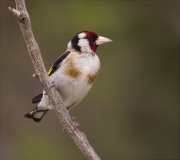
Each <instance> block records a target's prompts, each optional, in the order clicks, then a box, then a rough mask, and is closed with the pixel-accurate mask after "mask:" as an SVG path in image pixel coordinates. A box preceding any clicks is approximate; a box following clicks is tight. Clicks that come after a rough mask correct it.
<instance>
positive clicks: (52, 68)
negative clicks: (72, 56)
mask: <svg viewBox="0 0 180 160" xmlns="http://www.w3.org/2000/svg"><path fill="white" fill-rule="evenodd" d="M69 53H70V51H66V52H64V53H63V54H62V55H61V56H60V57H59V58H58V59H57V60H56V61H55V63H54V64H53V65H52V66H51V68H50V69H49V71H48V74H49V76H51V75H52V74H53V73H54V72H55V71H56V70H57V69H58V68H59V67H60V65H61V62H62V61H63V60H64V59H65V58H66V57H67V56H68V55H69ZM42 96H43V94H42V93H41V94H39V95H37V96H36V97H34V98H33V99H32V100H31V103H38V102H40V101H41V99H42Z"/></svg>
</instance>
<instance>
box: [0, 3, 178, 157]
mask: <svg viewBox="0 0 180 160" xmlns="http://www.w3.org/2000/svg"><path fill="white" fill-rule="evenodd" d="M179 3H180V1H175V0H174V1H173V0H171V1H165V0H164V1H105V0H104V1H100V0H99V1H95V0H94V1H72V0H69V1H54V0H53V1H27V2H26V5H27V9H28V12H29V14H30V17H31V22H32V28H33V31H34V34H35V37H36V40H37V42H38V44H39V46H40V48H41V52H42V57H43V60H44V63H45V65H46V68H47V69H49V67H50V66H51V65H52V64H53V62H54V61H55V59H56V58H57V57H59V56H60V55H61V54H62V53H63V52H64V51H65V50H66V45H67V43H68V42H69V40H70V39H71V38H72V37H73V36H74V35H75V34H76V33H78V32H80V31H82V30H92V31H95V32H97V33H98V34H99V35H101V36H104V37H108V38H110V39H112V40H113V42H112V43H107V44H105V45H102V46H100V47H99V48H98V51H97V54H98V56H99V57H100V60H101V70H100V74H99V76H98V79H97V80H96V82H95V84H94V86H93V88H92V90H91V91H90V93H89V94H88V95H87V96H86V98H85V99H84V100H83V101H82V102H81V103H80V104H79V105H78V106H76V107H75V108H74V109H72V110H71V112H70V114H71V116H76V118H77V121H78V122H79V123H80V130H81V131H82V132H84V133H85V134H86V135H87V138H88V140H89V141H90V143H91V145H92V146H93V147H94V149H95V150H96V152H97V153H98V155H99V156H100V157H101V158H102V159H109V160H110V159H111V160H112V159H114V160H121V159H122V160H124V159H126V160H134V159H149V160H152V159H161V160H164V159H169V160H173V159H179V27H180V26H179V12H180V8H179ZM9 6H10V7H15V4H14V1H1V8H0V11H1V12H0V13H1V21H0V24H1V33H0V37H1V60H0V64H1V74H0V79H1V100H0V102H1V111H0V116H1V119H0V120H1V125H0V128H1V135H0V138H1V140H0V142H1V153H0V159H1V160H52V159H53V160H60V159H61V160H82V159H85V158H84V156H83V155H82V154H81V152H80V151H79V149H78V148H77V147H76V145H75V144H74V142H73V141H72V140H71V139H70V138H69V136H68V135H67V133H66V132H63V131H62V130H63V129H62V126H61V124H60V123H59V121H58V119H57V117H56V115H55V113H54V111H50V112H48V113H47V114H46V116H45V117H44V118H43V120H42V121H41V122H40V123H35V122H33V121H32V120H29V119H26V118H24V117H23V115H24V114H25V113H27V112H29V111H30V110H32V109H33V108H34V107H35V106H34V105H32V104H31V103H30V100H31V98H32V97H33V96H35V95H37V94H39V93H41V92H42V87H41V85H40V83H39V82H38V81H37V80H36V79H34V78H33V77H32V74H33V73H34V68H33V66H32V62H31V60H30V58H29V55H28V52H27V48H26V45H25V42H24V40H23V37H22V34H21V31H20V28H19V25H18V23H17V21H16V18H14V17H13V16H12V14H11V13H10V12H9V11H8V7H9Z"/></svg>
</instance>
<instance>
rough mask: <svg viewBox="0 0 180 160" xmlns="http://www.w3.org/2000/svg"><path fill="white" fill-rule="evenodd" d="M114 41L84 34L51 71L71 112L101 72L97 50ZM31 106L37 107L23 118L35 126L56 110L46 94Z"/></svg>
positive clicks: (51, 75) (73, 42)
mask: <svg viewBox="0 0 180 160" xmlns="http://www.w3.org/2000/svg"><path fill="white" fill-rule="evenodd" d="M111 41H112V40H110V39H108V38H105V37H102V36H98V35H97V34H96V33H95V32H92V31H89V30H88V31H82V32H80V33H78V34H76V35H75V36H74V37H73V38H72V39H71V40H70V42H69V43H68V45H67V50H66V51H65V52H64V53H63V54H62V55H61V56H60V57H59V58H58V59H57V60H56V61H55V63H54V64H53V65H52V66H51V68H50V69H49V72H48V74H49V76H50V79H51V80H52V81H53V82H54V84H55V87H56V89H57V90H58V92H59V94H60V96H61V98H62V101H63V103H64V106H65V107H66V108H67V109H68V110H70V109H71V108H72V107H74V106H76V105H77V104H78V103H79V102H80V101H81V100H82V99H83V98H84V97H85V96H86V94H87V93H88V92H89V90H90V89H91V87H92V85H93V83H94V81H95V79H96V78H97V76H98V72H99V69H100V61H99V58H98V56H97V55H96V50H97V48H98V46H99V45H101V44H103V43H107V42H111ZM31 102H32V103H38V105H37V106H36V107H35V108H34V109H33V110H32V111H31V112H29V113H27V114H25V115H24V117H27V118H32V119H33V120H34V121H35V122H40V121H41V119H42V118H43V116H44V115H45V113H46V112H47V111H48V110H49V109H53V106H52V105H51V103H50V101H49V99H48V96H47V95H46V93H45V91H43V93H42V94H39V95H38V96H36V97H34V98H33V99H32V100H31Z"/></svg>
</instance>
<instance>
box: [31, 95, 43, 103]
mask: <svg viewBox="0 0 180 160" xmlns="http://www.w3.org/2000/svg"><path fill="white" fill-rule="evenodd" d="M42 96H43V94H42V93H41V94H39V95H37V96H36V97H34V98H33V99H32V100H31V103H38V102H40V101H41V98H42Z"/></svg>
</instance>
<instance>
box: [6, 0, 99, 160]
mask: <svg viewBox="0 0 180 160" xmlns="http://www.w3.org/2000/svg"><path fill="white" fill-rule="evenodd" d="M15 2H16V9H12V8H11V7H9V10H10V11H11V12H12V13H13V15H14V16H15V17H16V18H17V20H18V23H19V25H20V28H21V31H22V34H23V37H24V41H25V43H26V45H27V49H28V52H29V55H30V57H31V60H32V62H33V65H34V68H35V75H36V77H38V79H39V81H40V83H41V84H42V86H43V89H44V90H45V91H46V94H47V95H48V97H49V99H50V101H51V103H52V105H53V106H54V109H55V112H56V115H57V117H58V119H59V121H60V122H61V123H62V125H63V128H64V129H65V130H66V131H67V133H68V134H69V136H70V137H71V138H72V139H73V141H74V142H75V143H76V145H77V146H78V147H79V149H80V150H81V152H82V153H83V154H84V156H85V157H86V159H88V160H100V157H99V156H98V155H97V154H96V152H95V151H94V149H93V148H92V146H91V145H90V143H89V142H88V140H87V138H86V136H85V134H84V133H82V132H80V131H79V129H78V128H76V127H74V123H73V121H72V119H71V117H70V115H69V113H68V111H67V109H66V108H65V107H64V105H63V102H62V100H61V97H60V95H59V93H58V92H57V91H56V89H55V87H53V85H52V83H51V81H50V79H49V76H48V74H47V71H46V69H45V66H44V63H43V60H42V57H41V52H40V48H39V46H38V44H37V42H36V40H35V38H34V34H33V32H32V29H31V22H30V17H29V14H28V12H27V9H26V5H25V0H15Z"/></svg>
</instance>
